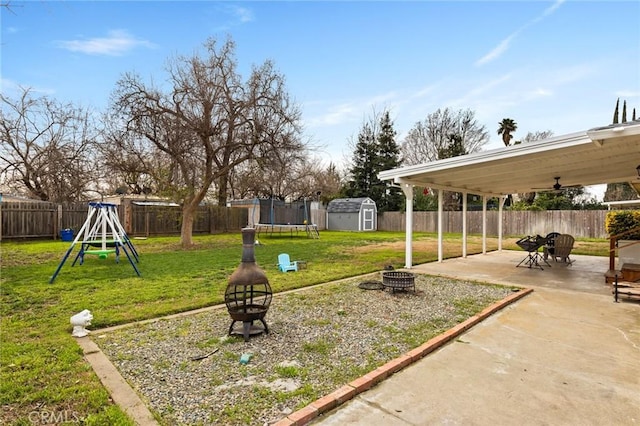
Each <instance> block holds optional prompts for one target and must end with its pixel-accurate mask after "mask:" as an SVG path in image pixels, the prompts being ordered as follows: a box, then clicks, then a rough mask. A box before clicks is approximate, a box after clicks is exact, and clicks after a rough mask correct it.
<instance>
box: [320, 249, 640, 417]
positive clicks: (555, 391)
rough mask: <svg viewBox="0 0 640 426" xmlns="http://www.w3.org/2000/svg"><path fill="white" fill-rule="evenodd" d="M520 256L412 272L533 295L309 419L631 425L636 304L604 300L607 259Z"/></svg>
mask: <svg viewBox="0 0 640 426" xmlns="http://www.w3.org/2000/svg"><path fill="white" fill-rule="evenodd" d="M525 256H526V252H523V251H502V252H492V253H488V254H486V255H474V256H469V257H468V258H466V259H462V258H457V259H450V260H445V261H444V262H442V263H429V264H425V265H420V266H416V267H414V268H413V269H412V270H413V271H414V272H420V273H427V274H432V275H442V276H448V277H454V278H460V279H470V280H478V281H486V282H494V283H501V284H510V285H513V284H515V285H519V286H525V287H529V288H533V289H534V291H533V293H531V294H530V295H528V296H526V297H524V298H523V299H520V300H519V301H517V302H515V303H514V304H512V305H510V306H508V307H507V308H505V309H503V310H502V311H500V312H498V313H497V314H494V315H493V316H491V317H490V318H488V319H487V320H485V321H483V322H482V323H480V324H478V325H476V326H475V327H474V328H472V329H471V330H469V331H467V332H466V333H465V334H463V335H462V336H460V337H459V338H458V339H456V340H454V341H453V342H451V343H449V344H447V345H446V346H444V347H442V348H441V349H439V350H437V351H436V352H434V353H432V354H430V355H428V356H426V357H425V358H423V359H421V360H420V361H418V362H416V363H414V364H412V365H411V366H409V367H407V368H405V369H404V370H402V371H400V372H398V373H396V374H394V375H393V376H391V377H389V378H388V379H386V380H385V381H383V382H381V383H379V384H378V385H376V386H375V387H373V388H371V389H370V390H368V391H365V392H364V393H361V394H359V395H358V396H356V397H355V398H353V399H351V400H350V401H349V402H347V403H345V404H343V405H341V406H339V407H338V408H336V409H335V410H333V411H331V412H328V413H326V414H324V415H321V416H320V417H318V418H316V419H315V420H314V421H313V422H312V423H313V424H322V425H433V424H447V425H495V424H500V425H501V424H524V425H543V424H550V425H637V424H640V303H639V302H637V301H631V300H629V299H623V300H622V302H621V303H614V301H613V296H612V294H611V289H610V287H609V286H607V285H606V284H605V279H604V273H605V272H606V271H607V269H608V259H607V258H603V257H594V256H580V255H572V256H571V257H572V259H573V260H574V263H573V264H572V265H566V264H561V263H555V262H553V261H550V262H549V263H550V264H551V267H547V266H546V265H543V268H544V270H541V269H537V268H531V269H529V268H527V267H516V265H518V263H519V262H520V261H521V260H522V259H523V258H524V257H525Z"/></svg>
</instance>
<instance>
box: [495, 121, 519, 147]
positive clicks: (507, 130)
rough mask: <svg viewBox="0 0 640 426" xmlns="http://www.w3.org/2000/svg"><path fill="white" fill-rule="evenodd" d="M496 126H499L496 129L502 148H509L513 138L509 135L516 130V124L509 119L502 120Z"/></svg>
mask: <svg viewBox="0 0 640 426" xmlns="http://www.w3.org/2000/svg"><path fill="white" fill-rule="evenodd" d="M498 124H499V125H500V127H498V134H499V135H502V142H504V146H509V144H510V143H511V139H512V138H513V135H512V134H511V133H513V132H515V131H516V130H517V129H518V124H517V123H516V122H515V121H513V120H512V119H511V118H503V119H502V121H501V122H500V123H498Z"/></svg>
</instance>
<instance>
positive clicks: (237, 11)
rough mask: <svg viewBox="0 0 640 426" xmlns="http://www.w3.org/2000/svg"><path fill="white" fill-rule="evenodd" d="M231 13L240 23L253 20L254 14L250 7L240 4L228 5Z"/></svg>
mask: <svg viewBox="0 0 640 426" xmlns="http://www.w3.org/2000/svg"><path fill="white" fill-rule="evenodd" d="M229 10H231V13H232V14H233V15H234V16H235V17H236V18H238V20H239V21H240V22H242V23H245V22H251V21H253V20H254V19H255V18H254V15H253V11H252V10H251V9H248V8H246V7H241V6H230V7H229Z"/></svg>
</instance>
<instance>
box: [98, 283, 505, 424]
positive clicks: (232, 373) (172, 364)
mask: <svg viewBox="0 0 640 426" xmlns="http://www.w3.org/2000/svg"><path fill="white" fill-rule="evenodd" d="M374 279H377V276H376V277H374ZM363 281H366V280H364V279H362V278H360V279H351V280H345V281H341V282H338V283H331V284H326V285H322V286H317V287H313V288H308V289H305V290H301V291H297V292H292V293H287V294H281V295H275V296H274V298H273V300H272V302H271V306H270V308H269V311H268V313H267V315H266V318H265V320H266V322H267V324H268V326H269V331H270V333H269V334H262V335H258V336H254V337H252V338H251V339H250V341H249V342H244V341H243V339H241V338H229V337H227V336H226V334H227V331H228V328H229V325H230V323H231V319H230V317H229V314H228V313H227V311H226V308H225V307H222V308H221V309H213V310H210V311H206V312H201V313H197V314H194V315H190V316H186V317H181V318H174V319H161V320H158V321H155V322H152V323H147V324H144V325H137V326H135V327H127V328H121V329H118V330H114V331H110V332H108V333H102V334H99V335H97V338H96V335H94V337H93V338H94V340H95V341H96V343H97V344H98V345H99V346H100V347H101V349H102V350H103V351H104V353H105V354H106V355H107V356H108V357H109V358H110V359H111V361H112V362H113V363H114V365H115V366H116V367H117V368H118V370H119V371H120V373H121V374H122V375H123V377H124V378H125V379H126V380H127V381H128V382H129V383H130V384H131V386H132V387H133V388H134V389H136V390H137V392H138V393H139V394H140V395H141V396H142V398H143V400H145V401H146V402H147V404H148V406H149V407H150V408H151V409H152V410H153V411H154V412H156V413H157V414H158V415H159V417H160V418H161V419H162V420H161V422H162V423H163V424H166V425H209V424H222V425H236V424H237V425H265V424H270V423H273V422H275V421H277V420H279V419H282V418H283V417H285V416H286V415H288V414H290V413H291V412H293V411H295V410H297V409H299V408H302V407H304V406H305V405H307V404H309V403H310V402H312V401H314V400H315V399H317V398H319V397H321V396H323V395H326V394H328V393H330V392H332V391H333V390H335V389H337V388H339V387H340V386H342V385H343V384H345V383H347V382H349V381H351V380H353V379H355V378H357V377H360V376H361V375H363V374H365V373H366V372H368V371H370V370H372V369H374V368H376V367H378V366H380V365H382V364H384V363H385V362H387V361H389V360H391V359H393V358H395V357H397V356H399V355H401V354H403V353H405V352H407V351H408V350H410V349H412V348H415V347H417V346H419V345H420V344H422V343H423V342H425V341H426V340H428V339H429V338H431V337H433V336H435V335H438V334H440V333H441V332H443V331H445V330H447V329H449V328H451V327H452V326H453V325H455V324H457V323H460V322H462V321H464V320H465V319H467V318H468V317H469V316H471V315H473V314H475V313H477V312H478V311H480V310H481V309H483V308H484V307H486V306H488V305H489V304H491V303H492V302H494V301H497V300H500V299H502V298H504V297H505V296H507V295H508V294H510V293H511V289H510V288H507V287H498V286H488V285H478V284H476V283H471V282H465V281H455V280H450V279H445V278H439V277H431V276H424V275H416V291H415V292H394V293H392V292H390V291H388V290H384V291H383V290H363V289H361V288H359V286H358V284H360V283H362V282H363ZM212 352H214V353H212ZM207 354H209V356H208V357H205V358H203V359H201V360H195V361H194V360H192V359H191V358H192V357H196V356H199V355H207ZM243 354H250V357H251V358H250V360H249V362H248V363H247V364H246V365H244V364H241V363H240V362H239V361H240V358H241V356H242V355H243Z"/></svg>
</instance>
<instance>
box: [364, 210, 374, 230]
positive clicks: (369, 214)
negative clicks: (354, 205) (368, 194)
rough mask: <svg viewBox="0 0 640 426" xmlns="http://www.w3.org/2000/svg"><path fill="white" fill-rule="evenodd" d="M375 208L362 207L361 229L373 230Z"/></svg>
mask: <svg viewBox="0 0 640 426" xmlns="http://www.w3.org/2000/svg"><path fill="white" fill-rule="evenodd" d="M374 215H375V210H374V209H368V208H363V209H362V230H363V231H373V230H375V216H374Z"/></svg>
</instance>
